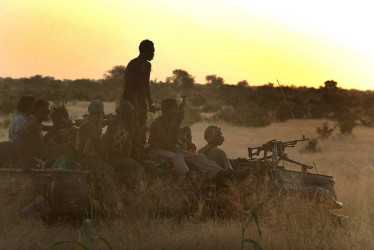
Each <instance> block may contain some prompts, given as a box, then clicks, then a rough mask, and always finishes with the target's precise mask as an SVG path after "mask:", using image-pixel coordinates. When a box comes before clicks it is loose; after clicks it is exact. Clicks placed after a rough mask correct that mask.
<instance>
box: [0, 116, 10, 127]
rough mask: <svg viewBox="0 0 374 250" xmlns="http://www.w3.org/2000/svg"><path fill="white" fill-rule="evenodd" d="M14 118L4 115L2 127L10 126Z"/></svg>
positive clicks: (0, 123) (0, 125)
mask: <svg viewBox="0 0 374 250" xmlns="http://www.w3.org/2000/svg"><path fill="white" fill-rule="evenodd" d="M11 122H12V119H11V118H10V117H4V118H3V120H2V121H1V122H0V127H2V128H9V126H10V123H11Z"/></svg>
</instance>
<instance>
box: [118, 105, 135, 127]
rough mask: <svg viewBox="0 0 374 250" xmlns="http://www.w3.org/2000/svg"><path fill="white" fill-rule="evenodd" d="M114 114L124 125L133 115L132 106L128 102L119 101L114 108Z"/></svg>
mask: <svg viewBox="0 0 374 250" xmlns="http://www.w3.org/2000/svg"><path fill="white" fill-rule="evenodd" d="M116 114H117V115H118V116H119V117H120V119H121V120H122V121H124V122H125V123H130V122H131V120H132V117H133V115H134V106H133V105H132V104H131V103H130V102H127V101H123V100H121V102H120V104H119V105H118V107H117V108H116ZM128 125H129V124H128Z"/></svg>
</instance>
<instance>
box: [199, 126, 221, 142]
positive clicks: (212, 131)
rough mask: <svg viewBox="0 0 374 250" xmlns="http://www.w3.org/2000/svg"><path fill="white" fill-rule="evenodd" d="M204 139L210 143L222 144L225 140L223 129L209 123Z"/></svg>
mask: <svg viewBox="0 0 374 250" xmlns="http://www.w3.org/2000/svg"><path fill="white" fill-rule="evenodd" d="M204 139H205V140H206V141H207V142H208V144H212V145H216V146H220V145H222V143H223V142H224V141H225V137H223V135H222V130H221V128H220V127H218V126H216V125H209V126H208V127H207V128H206V129H205V132H204Z"/></svg>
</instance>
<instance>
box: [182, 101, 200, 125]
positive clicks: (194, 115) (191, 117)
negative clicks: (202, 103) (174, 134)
mask: <svg viewBox="0 0 374 250" xmlns="http://www.w3.org/2000/svg"><path fill="white" fill-rule="evenodd" d="M201 120H202V117H201V114H200V110H199V109H198V108H196V107H192V106H189V105H187V106H186V107H185V109H184V120H183V123H184V124H185V125H192V124H194V123H196V122H199V121H201Z"/></svg>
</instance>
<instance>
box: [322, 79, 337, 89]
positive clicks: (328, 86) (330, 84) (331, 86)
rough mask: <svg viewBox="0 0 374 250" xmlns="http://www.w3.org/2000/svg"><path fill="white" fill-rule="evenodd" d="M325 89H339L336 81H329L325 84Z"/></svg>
mask: <svg viewBox="0 0 374 250" xmlns="http://www.w3.org/2000/svg"><path fill="white" fill-rule="evenodd" d="M324 85H325V89H337V88H338V83H337V82H335V81H334V80H328V81H326V82H325V83H324Z"/></svg>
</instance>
